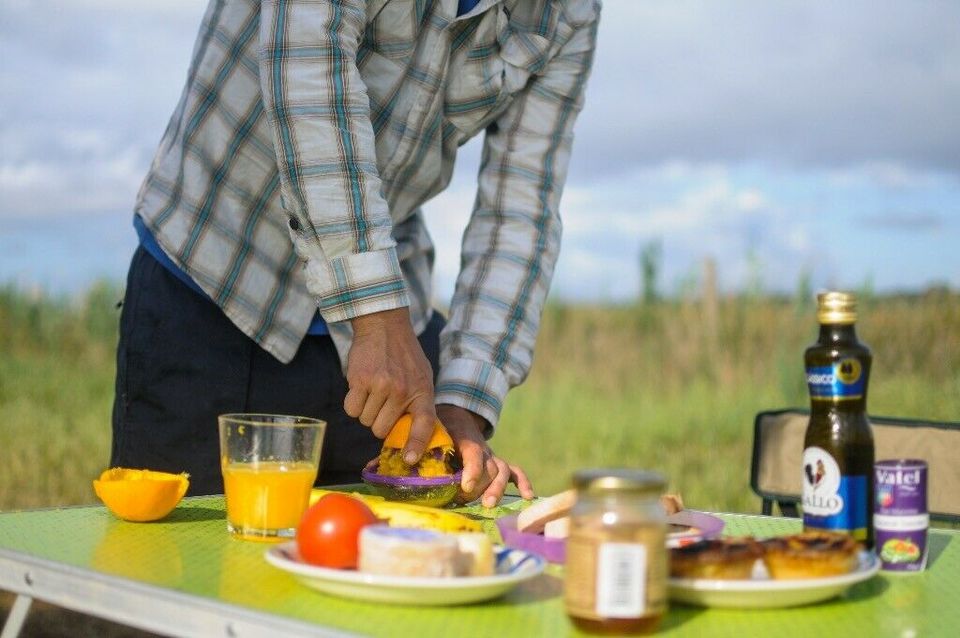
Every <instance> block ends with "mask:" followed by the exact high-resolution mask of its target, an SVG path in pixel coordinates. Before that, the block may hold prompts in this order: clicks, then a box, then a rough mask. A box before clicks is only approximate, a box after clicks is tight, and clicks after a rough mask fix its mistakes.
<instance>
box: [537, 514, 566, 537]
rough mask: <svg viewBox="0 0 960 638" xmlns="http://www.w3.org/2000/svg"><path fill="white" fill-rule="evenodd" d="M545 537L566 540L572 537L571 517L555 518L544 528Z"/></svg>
mask: <svg viewBox="0 0 960 638" xmlns="http://www.w3.org/2000/svg"><path fill="white" fill-rule="evenodd" d="M543 535H544V536H546V537H547V538H566V537H567V536H569V535H570V517H569V516H564V517H563V518H555V519H553V520H552V521H547V524H546V525H544V526H543Z"/></svg>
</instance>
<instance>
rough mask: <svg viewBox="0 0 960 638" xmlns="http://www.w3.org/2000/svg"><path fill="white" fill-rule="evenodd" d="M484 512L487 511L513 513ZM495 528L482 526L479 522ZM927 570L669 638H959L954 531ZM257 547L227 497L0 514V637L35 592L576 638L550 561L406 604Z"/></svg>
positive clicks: (292, 617)
mask: <svg viewBox="0 0 960 638" xmlns="http://www.w3.org/2000/svg"><path fill="white" fill-rule="evenodd" d="M509 508H510V506H509V505H508V506H507V507H506V508H500V509H499V510H498V511H495V512H490V511H489V510H487V511H485V512H484V511H481V510H479V509H478V508H473V509H471V510H470V511H471V512H473V513H475V514H478V513H479V514H483V515H487V516H495V515H498V514H502V513H504V510H505V509H506V510H509ZM722 517H723V518H724V519H725V520H726V522H727V526H726V530H725V533H728V534H755V535H759V536H768V535H774V534H782V533H789V532H795V531H798V530H799V525H800V523H799V522H798V521H797V520H791V519H783V518H769V517H762V516H746V515H732V514H724V515H722ZM488 525H490V524H488ZM930 546H931V550H930V559H929V564H928V569H927V570H926V571H925V572H923V573H921V574H916V575H899V576H898V575H890V574H886V573H884V572H881V573H880V574H878V575H877V576H876V577H874V578H873V579H871V580H869V581H867V582H864V583H861V584H858V585H855V586H854V587H853V588H851V589H850V590H848V592H847V593H846V594H845V595H844V597H843V598H839V599H835V600H832V601H828V602H824V603H820V604H816V605H811V606H806V607H799V608H791V609H773V610H723V609H703V608H698V607H686V606H681V605H673V606H672V607H671V609H670V611H669V613H668V615H667V616H666V617H665V618H664V622H663V625H662V628H661V632H660V633H661V634H663V635H668V636H704V635H709V636H731V637H735V638H742V637H743V636H755V635H768V636H778V637H789V636H804V637H806V636H814V635H820V636H837V635H846V636H956V635H960V603H958V601H960V533H958V532H956V531H949V530H931V534H930ZM265 547H266V546H265V545H263V544H260V543H254V542H249V541H240V540H235V539H232V538H230V537H229V536H228V534H227V532H226V529H225V518H224V507H223V497H219V496H215V497H196V498H188V499H184V501H183V502H182V503H181V504H180V505H179V506H178V507H177V509H176V510H174V512H173V514H171V515H170V516H169V517H167V518H166V519H165V520H163V521H161V522H156V523H126V522H123V521H120V520H117V519H116V518H115V517H114V516H113V515H111V514H110V513H109V512H108V511H107V510H106V509H105V508H103V507H99V506H90V507H72V508H63V509H47V510H29V511H21V512H8V513H2V514H0V589H6V590H9V591H12V592H15V593H17V594H18V598H17V602H16V603H15V604H14V607H13V609H12V611H11V613H10V615H9V617H8V623H7V626H6V629H5V631H4V634H3V638H7V637H8V635H15V633H16V630H17V626H18V623H19V622H20V621H21V620H22V618H23V617H24V616H25V614H26V611H27V609H28V608H29V605H30V601H31V600H32V599H33V598H36V599H40V600H45V601H48V602H51V603H54V604H57V605H61V606H63V607H67V608H70V609H75V610H78V611H82V612H85V613H89V614H93V615H97V616H102V617H105V618H109V619H111V620H115V621H119V622H121V623H125V624H128V625H132V626H135V627H140V628H143V629H147V630H151V631H156V632H160V633H164V634H171V635H184V636H217V635H223V636H231V637H232V636H249V635H265V634H266V635H271V636H285V635H296V636H308V635H317V636H347V635H371V636H423V637H433V636H437V637H447V636H456V637H457V638H461V637H468V636H497V637H498V638H508V637H510V636H521V637H524V638H528V637H531V636H548V637H550V638H554V637H556V636H567V635H578V634H577V631H576V630H575V629H574V628H573V627H572V625H571V624H570V623H569V621H568V620H567V618H566V616H565V615H564V611H563V601H562V596H561V592H562V578H563V571H562V568H560V567H559V566H550V567H549V568H548V570H547V572H546V573H545V574H543V575H542V576H539V577H537V578H535V579H533V580H531V581H527V582H526V583H524V584H522V585H521V586H520V587H518V588H517V589H515V590H513V591H512V592H511V593H509V594H507V595H506V596H505V597H503V598H500V599H498V600H493V601H490V602H487V603H483V604H474V605H467V606H462V607H432V608H427V607H402V606H391V605H377V604H372V603H365V602H357V601H351V600H345V599H339V598H334V597H331V596H328V595H325V594H322V593H320V592H316V591H314V590H312V589H309V588H307V587H306V586H304V585H302V584H301V583H300V582H298V581H297V580H295V579H294V578H293V577H292V576H290V575H289V574H287V573H285V572H283V571H281V570H279V569H276V568H274V567H273V566H271V565H269V564H268V563H267V562H266V561H265V560H264V558H263V555H264V550H265Z"/></svg>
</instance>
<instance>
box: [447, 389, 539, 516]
mask: <svg viewBox="0 0 960 638" xmlns="http://www.w3.org/2000/svg"><path fill="white" fill-rule="evenodd" d="M437 416H438V417H440V422H441V423H443V425H444V426H445V427H446V428H447V431H448V432H449V433H450V438H452V439H453V444H454V445H455V446H456V448H457V451H458V452H459V453H460V458H461V460H462V461H463V478H462V479H461V481H460V495H459V496H458V500H460V501H462V502H464V503H468V502H470V501H473V500H475V499H477V498H478V497H482V501H481V503H482V504H483V506H484V507H494V506H495V505H496V504H497V503H499V502H500V499H501V498H502V497H503V492H504V490H506V488H507V484H508V483H513V484H514V485H516V486H517V489H519V490H520V496H522V497H523V498H525V499H527V500H529V499H532V498H533V497H534V494H533V486H531V485H530V481H529V479H527V475H526V474H525V473H524V471H523V470H522V469H521V468H520V467H519V466H517V465H511V464H509V463H507V462H506V461H505V460H503V459H501V458H500V457H498V456H496V455H495V454H494V453H493V449H491V447H490V446H489V445H488V444H487V442H486V440H484V438H483V430H484V428H485V427H486V425H487V422H486V421H485V420H484V419H483V417H481V416H478V415H476V414H474V413H473V412H470V411H469V410H465V409H464V408H461V407H457V406H455V405H438V406H437Z"/></svg>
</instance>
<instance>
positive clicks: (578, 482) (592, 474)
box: [573, 468, 667, 496]
mask: <svg viewBox="0 0 960 638" xmlns="http://www.w3.org/2000/svg"><path fill="white" fill-rule="evenodd" d="M573 486H574V487H575V488H576V489H578V490H581V491H584V492H610V491H617V492H631V493H634V494H647V493H649V494H653V495H656V496H659V495H660V494H661V493H663V490H664V489H665V488H666V487H667V481H666V479H665V478H664V477H663V475H662V474H659V473H657V472H651V471H648V470H632V469H626V468H613V469H609V468H607V469H590V470H580V471H578V472H576V473H574V475H573Z"/></svg>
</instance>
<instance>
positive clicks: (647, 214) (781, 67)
mask: <svg viewBox="0 0 960 638" xmlns="http://www.w3.org/2000/svg"><path fill="white" fill-rule="evenodd" d="M205 5H206V2H204V1H203V0H137V1H135V2H134V1H130V0H2V2H0V284H3V283H6V282H14V283H16V284H17V285H20V286H25V287H33V286H40V287H42V288H44V289H47V290H51V291H67V292H70V291H76V290H82V289H83V288H84V287H85V286H86V285H89V283H90V282H91V281H93V280H94V279H96V278H98V277H104V276H105V277H110V278H113V279H117V280H120V279H121V278H122V277H123V276H124V274H125V271H126V266H127V263H128V260H129V256H130V254H131V252H132V249H133V246H134V244H135V238H134V234H133V230H132V227H131V226H130V215H131V207H132V204H133V200H134V196H135V194H136V191H137V189H138V187H139V184H140V181H141V180H142V178H143V175H144V172H145V170H146V167H147V165H148V163H149V161H150V157H151V156H152V153H153V151H154V147H155V145H156V143H157V142H158V141H159V138H160V136H161V134H162V132H163V129H164V127H165V125H166V121H167V118H168V117H169V115H170V112H171V110H172V109H173V107H174V105H175V103H176V101H177V98H178V96H179V93H180V90H181V87H182V83H183V79H184V76H185V72H186V68H187V64H188V61H189V55H190V51H191V47H192V44H193V40H194V36H195V34H196V31H197V27H198V24H199V20H200V16H201V15H202V13H203V10H204V8H205ZM958 24H960V3H958V2H956V1H955V0H945V1H943V2H932V1H923V0H914V1H910V2H903V1H897V2H888V1H878V0H865V1H862V2H854V1H845V2H839V3H837V2H831V3H827V2H809V1H797V2H787V1H778V2H764V1H762V0H754V1H752V2H741V1H734V0H722V1H716V0H701V1H684V0H670V1H665V0H605V3H604V12H603V19H602V23H601V28H600V45H599V50H598V54H597V58H596V65H595V70H594V74H593V77H592V79H591V83H590V86H589V89H588V99H587V107H586V109H585V110H584V112H583V114H582V115H581V118H580V120H579V122H578V127H577V130H576V136H577V138H576V142H575V149H574V160H573V165H572V167H571V171H570V177H569V180H568V183H567V188H566V190H565V195H564V200H563V204H562V213H563V217H564V248H563V253H562V255H561V258H560V262H559V264H558V268H557V274H556V278H555V286H554V291H555V294H558V295H560V296H562V297H564V298H568V299H583V300H590V299H594V300H596V299H600V300H625V299H630V298H632V297H634V296H635V295H636V294H637V293H638V291H639V287H640V284H639V277H638V268H637V263H638V254H639V252H640V250H641V249H642V248H643V247H644V246H648V245H650V244H652V243H656V242H659V244H660V245H661V247H662V267H661V273H660V275H661V276H660V285H661V287H662V290H663V291H664V292H667V293H673V292H677V291H680V290H685V289H689V288H690V287H692V286H696V284H697V281H698V277H699V273H700V272H701V268H702V265H703V263H704V261H705V260H707V259H712V260H713V261H714V262H715V263H716V264H717V271H718V275H719V278H720V282H721V285H722V286H723V288H724V289H727V290H737V289H744V288H748V287H749V288H756V287H761V288H762V289H764V290H769V291H784V292H789V291H792V290H793V289H794V288H796V286H797V282H798V281H799V280H800V278H801V276H802V275H803V274H807V275H809V277H810V278H811V279H812V283H813V286H814V287H815V288H821V287H846V288H860V287H863V286H869V287H871V288H873V289H875V290H878V291H891V290H905V289H906V290H919V289H922V288H924V287H926V286H929V285H936V284H947V285H950V286H951V287H953V288H960V116H958V113H960V38H958V37H957V29H956V27H957V25H958ZM478 154H479V145H478V144H476V143H471V144H469V145H467V146H466V147H464V149H463V155H462V156H461V159H460V161H459V162H458V167H457V172H456V174H455V178H454V183H453V184H452V186H451V188H450V189H449V190H448V191H447V192H446V193H444V194H443V195H441V196H439V197H438V198H437V199H436V200H434V201H433V202H431V203H430V204H429V205H428V207H427V217H428V224H429V225H430V228H431V232H432V233H433V235H434V239H435V241H436V243H437V248H438V272H437V284H438V293H439V295H441V296H446V295H449V293H450V291H451V290H452V285H453V283H452V282H453V280H454V277H455V274H456V268H457V264H458V259H459V235H460V232H461V231H462V229H463V227H464V225H465V224H466V216H467V214H468V212H469V209H470V205H471V203H472V200H473V188H474V176H475V173H476V167H477V156H478Z"/></svg>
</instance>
